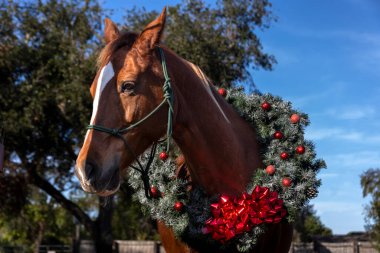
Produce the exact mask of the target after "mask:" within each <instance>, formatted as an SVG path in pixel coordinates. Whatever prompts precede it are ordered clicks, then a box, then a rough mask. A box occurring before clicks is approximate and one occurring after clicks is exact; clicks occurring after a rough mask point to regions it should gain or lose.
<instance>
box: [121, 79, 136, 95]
mask: <svg viewBox="0 0 380 253" xmlns="http://www.w3.org/2000/svg"><path fill="white" fill-rule="evenodd" d="M134 88H135V83H134V82H131V81H125V82H123V83H122V84H121V86H120V92H122V93H124V92H131V91H133V89H134Z"/></svg>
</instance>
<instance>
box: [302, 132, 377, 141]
mask: <svg viewBox="0 0 380 253" xmlns="http://www.w3.org/2000/svg"><path fill="white" fill-rule="evenodd" d="M305 136H306V138H307V139H310V140H313V141H320V140H344V141H349V142H355V143H364V144H378V143H379V142H380V134H377V135H376V134H372V133H367V132H361V131H356V130H349V129H345V128H309V129H307V130H306V134H305Z"/></svg>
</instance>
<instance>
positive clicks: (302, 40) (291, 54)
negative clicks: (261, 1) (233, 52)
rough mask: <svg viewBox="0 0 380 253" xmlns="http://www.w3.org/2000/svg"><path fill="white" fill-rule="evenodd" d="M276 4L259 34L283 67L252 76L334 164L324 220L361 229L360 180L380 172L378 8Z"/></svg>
mask: <svg viewBox="0 0 380 253" xmlns="http://www.w3.org/2000/svg"><path fill="white" fill-rule="evenodd" d="M178 2H180V1H173V0H172V1H158V0H139V1H136V0H129V1H126V0H123V1H121V0H116V1H111V0H108V1H104V2H103V6H104V7H105V8H111V9H115V10H114V12H113V14H112V16H111V18H113V19H114V20H115V21H116V22H119V23H122V16H123V15H124V13H125V12H126V11H127V10H128V9H129V8H131V7H133V6H138V7H145V8H146V9H148V10H152V9H155V10H157V11H160V10H161V9H162V8H163V6H165V5H170V4H175V3H178ZM208 2H209V3H214V2H213V1H208ZM271 2H272V3H273V12H274V14H275V15H276V16H277V18H278V21H277V22H276V23H273V24H272V25H271V27H270V28H269V29H268V30H265V31H263V32H260V33H259V35H260V38H261V40H262V44H263V46H264V49H265V50H266V51H267V52H270V53H272V54H274V55H275V56H276V58H277V61H278V64H277V65H276V66H275V67H274V70H273V71H269V72H268V71H254V72H252V75H253V77H254V80H255V82H256V84H257V86H258V88H259V89H260V90H261V91H262V92H270V93H272V94H275V95H280V96H282V97H283V98H284V99H286V100H289V101H292V102H293V105H294V107H295V108H297V109H299V110H301V111H304V112H306V113H308V114H309V116H310V119H311V122H312V124H311V125H310V126H309V127H308V129H307V131H306V137H307V138H308V139H311V140H313V141H314V143H315V144H316V149H317V153H318V156H319V157H321V158H323V159H325V161H326V162H327V165H328V169H327V170H323V171H322V172H321V173H320V175H319V176H320V178H321V179H322V182H323V185H322V187H321V188H320V194H319V196H318V198H317V199H315V200H313V201H312V204H314V206H315V209H316V210H317V214H318V215H319V216H320V217H321V219H322V222H323V223H324V224H326V225H327V226H328V227H330V228H332V230H333V232H334V233H336V234H343V233H347V232H350V231H362V230H364V216H363V210H364V208H363V207H364V205H365V204H366V203H368V201H369V200H368V199H363V198H362V192H361V188H360V178H359V175H360V174H361V173H362V172H363V171H364V170H366V169H368V168H375V167H380V112H379V111H378V108H379V107H380V102H379V99H380V82H379V80H380V15H378V13H380V2H379V1H378V0H333V1H331V0H318V1H311V0H305V1H300V0H297V1H296V0H288V1H282V0H272V1H271ZM174 50H175V49H174Z"/></svg>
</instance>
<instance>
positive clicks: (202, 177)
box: [167, 52, 261, 194]
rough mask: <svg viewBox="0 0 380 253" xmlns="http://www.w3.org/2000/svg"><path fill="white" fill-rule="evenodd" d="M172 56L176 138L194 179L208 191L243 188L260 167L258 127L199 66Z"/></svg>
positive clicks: (196, 183)
mask: <svg viewBox="0 0 380 253" xmlns="http://www.w3.org/2000/svg"><path fill="white" fill-rule="evenodd" d="M167 55H168V57H167V58H168V60H167V62H168V65H169V70H170V73H171V75H172V79H173V81H174V82H173V84H174V85H173V89H174V94H175V108H176V116H175V122H174V132H173V138H174V140H175V141H176V143H177V144H178V146H179V147H180V149H181V151H182V153H183V154H184V156H185V159H186V163H187V165H188V167H189V171H190V175H191V178H192V182H193V183H194V184H195V185H199V186H201V187H202V188H203V189H205V190H206V192H207V193H209V194H217V193H227V194H236V193H240V192H242V191H244V190H245V189H246V186H247V184H248V183H249V181H250V179H251V177H252V173H253V171H254V170H255V169H257V168H258V167H261V161H260V156H259V147H258V143H257V139H256V134H255V132H254V131H253V129H252V128H251V127H250V126H249V125H248V124H247V123H246V122H245V121H244V120H242V119H241V117H240V116H239V115H238V114H237V113H236V112H235V111H234V109H233V108H232V107H231V106H230V105H229V104H228V103H227V102H226V101H225V100H224V98H222V97H221V96H220V95H219V94H217V92H216V91H215V89H214V88H213V87H210V86H209V84H208V82H205V78H204V77H202V75H203V73H201V72H199V71H200V70H199V69H197V67H196V66H195V65H193V64H191V63H189V62H187V61H185V60H183V59H181V58H179V57H177V56H175V55H174V54H173V53H171V52H168V53H167ZM198 70H199V71H198Z"/></svg>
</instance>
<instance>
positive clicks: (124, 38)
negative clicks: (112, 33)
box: [97, 31, 138, 68]
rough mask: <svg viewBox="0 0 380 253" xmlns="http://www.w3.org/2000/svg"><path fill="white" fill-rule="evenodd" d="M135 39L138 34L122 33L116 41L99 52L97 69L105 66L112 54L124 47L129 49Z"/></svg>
mask: <svg viewBox="0 0 380 253" xmlns="http://www.w3.org/2000/svg"><path fill="white" fill-rule="evenodd" d="M137 37H138V34H137V33H135V32H127V31H122V33H121V35H120V36H119V37H118V38H117V39H115V40H114V41H112V42H110V43H109V44H107V45H106V46H105V47H104V48H103V49H102V51H101V52H100V54H99V57H98V60H97V66H98V68H101V67H102V66H104V65H105V64H107V63H108V62H109V60H110V58H111V56H112V54H114V53H115V52H116V51H117V50H119V49H120V48H122V47H125V46H126V47H128V48H131V47H132V45H133V43H134V42H135V41H136V39H137Z"/></svg>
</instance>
